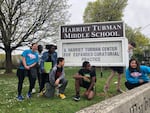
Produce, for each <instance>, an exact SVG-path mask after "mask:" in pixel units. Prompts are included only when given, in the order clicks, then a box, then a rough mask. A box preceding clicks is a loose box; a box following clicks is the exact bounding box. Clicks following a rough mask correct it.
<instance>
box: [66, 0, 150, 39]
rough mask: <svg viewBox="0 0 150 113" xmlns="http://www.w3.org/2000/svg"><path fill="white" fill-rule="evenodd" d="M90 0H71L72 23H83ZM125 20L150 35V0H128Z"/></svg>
mask: <svg viewBox="0 0 150 113" xmlns="http://www.w3.org/2000/svg"><path fill="white" fill-rule="evenodd" d="M89 1H95V0H69V4H71V5H72V6H71V7H70V9H69V11H70V13H71V17H70V24H82V23H83V20H82V17H83V12H84V9H85V8H86V6H87V3H88V2H89ZM123 20H124V21H125V23H127V24H128V25H129V26H131V27H132V28H138V27H141V31H142V32H143V33H144V34H145V35H147V36H149V37H150V0H128V5H127V7H126V8H125V10H124V17H123Z"/></svg>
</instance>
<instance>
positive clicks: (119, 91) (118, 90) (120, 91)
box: [117, 89, 125, 93]
mask: <svg viewBox="0 0 150 113" xmlns="http://www.w3.org/2000/svg"><path fill="white" fill-rule="evenodd" d="M117 92H118V93H124V92H125V91H123V90H122V89H117Z"/></svg>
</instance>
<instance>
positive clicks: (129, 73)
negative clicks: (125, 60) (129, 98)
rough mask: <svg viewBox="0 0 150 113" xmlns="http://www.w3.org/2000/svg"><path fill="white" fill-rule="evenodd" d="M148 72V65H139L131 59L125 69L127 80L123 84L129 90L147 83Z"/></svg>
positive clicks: (149, 72)
mask: <svg viewBox="0 0 150 113" xmlns="http://www.w3.org/2000/svg"><path fill="white" fill-rule="evenodd" d="M148 74H150V67H148V66H143V65H139V63H138V61H137V60H136V59H131V60H130V61H129V67H128V69H127V70H126V80H127V81H126V82H125V86H126V87H127V88H128V89H129V90H130V89H133V88H135V87H138V86H140V85H142V84H145V83H148V82H149V81H150V78H149V77H148Z"/></svg>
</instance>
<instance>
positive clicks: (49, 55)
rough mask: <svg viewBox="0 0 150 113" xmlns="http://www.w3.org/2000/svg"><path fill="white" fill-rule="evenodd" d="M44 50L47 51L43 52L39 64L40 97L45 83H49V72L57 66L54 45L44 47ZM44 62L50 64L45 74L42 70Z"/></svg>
mask: <svg viewBox="0 0 150 113" xmlns="http://www.w3.org/2000/svg"><path fill="white" fill-rule="evenodd" d="M46 49H47V50H48V51H45V52H44V53H43V55H42V57H41V62H40V70H41V84H40V95H42V94H43V89H44V87H45V83H46V82H49V72H50V71H51V69H52V68H53V67H54V66H56V65H57V52H56V51H55V50H56V47H55V45H53V44H52V45H46ZM45 62H51V63H52V67H51V69H49V72H46V70H45V68H44V63H45Z"/></svg>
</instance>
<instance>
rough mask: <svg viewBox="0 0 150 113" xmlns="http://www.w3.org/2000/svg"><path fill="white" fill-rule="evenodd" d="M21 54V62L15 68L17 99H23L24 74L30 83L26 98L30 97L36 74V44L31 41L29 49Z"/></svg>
mask: <svg viewBox="0 0 150 113" xmlns="http://www.w3.org/2000/svg"><path fill="white" fill-rule="evenodd" d="M21 56H22V60H21V64H20V66H19V68H18V69H17V77H18V96H17V99H18V100H19V101H22V100H23V96H22V95H21V91H22V85H23V81H24V78H25V76H28V78H29V83H30V85H29V91H28V93H27V98H31V91H32V89H33V87H34V82H35V80H36V76H37V68H36V64H37V63H38V53H37V44H36V43H33V44H32V46H31V49H28V50H25V51H24V52H23V53H22V55H21Z"/></svg>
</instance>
